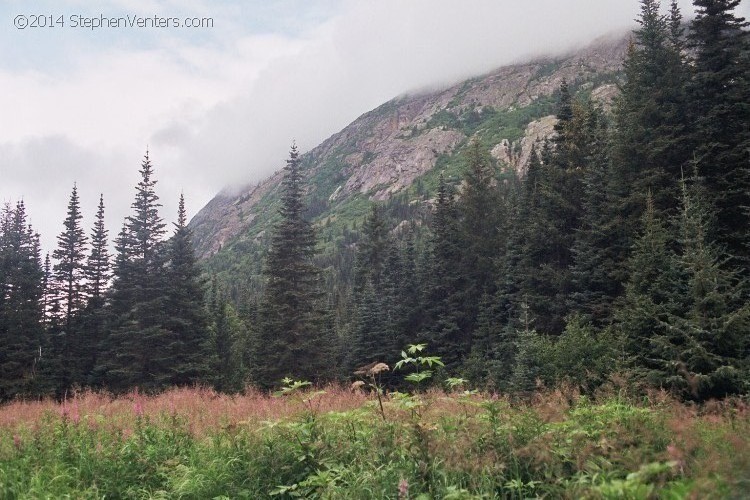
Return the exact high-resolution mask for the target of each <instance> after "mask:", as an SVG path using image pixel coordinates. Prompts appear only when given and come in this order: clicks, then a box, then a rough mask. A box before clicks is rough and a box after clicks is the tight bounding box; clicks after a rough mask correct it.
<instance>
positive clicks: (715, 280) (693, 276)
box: [659, 180, 750, 400]
mask: <svg viewBox="0 0 750 500" xmlns="http://www.w3.org/2000/svg"><path fill="white" fill-rule="evenodd" d="M700 187H701V186H700V183H699V180H694V182H693V184H692V185H691V186H688V185H687V183H686V182H684V181H683V182H682V191H683V195H682V207H681V210H680V216H679V219H678V221H677V226H678V230H679V243H680V255H679V256H678V257H677V259H678V262H677V265H678V266H679V267H680V268H681V269H682V271H683V274H684V279H685V286H684V298H685V301H686V303H687V308H686V310H685V311H684V313H683V314H681V315H675V316H674V317H672V318H670V324H671V327H672V328H671V330H672V332H671V337H668V338H665V339H659V340H660V342H659V345H660V347H661V348H662V350H663V351H662V358H663V359H664V360H665V364H666V368H667V369H666V370H665V371H666V372H667V373H666V380H667V383H668V384H669V385H670V388H672V389H674V390H677V391H679V392H680V393H682V395H683V396H687V397H690V398H695V399H701V400H703V399H708V398H717V397H724V396H726V395H728V394H738V393H743V392H745V391H746V390H747V389H748V388H750V387H749V386H748V382H747V375H748V368H749V367H748V365H747V359H746V357H747V352H748V350H747V348H748V345H750V341H748V338H747V332H748V331H750V303H748V302H747V300H746V294H747V281H743V280H741V279H740V277H739V273H738V272H737V271H736V270H731V269H726V266H725V265H724V263H725V261H726V256H725V255H722V252H721V249H720V247H718V246H717V245H716V244H715V243H713V242H712V241H711V240H710V239H709V238H710V226H711V219H712V217H711V213H710V210H709V208H708V206H707V203H706V202H705V199H704V197H703V195H702V193H701V192H700Z"/></svg>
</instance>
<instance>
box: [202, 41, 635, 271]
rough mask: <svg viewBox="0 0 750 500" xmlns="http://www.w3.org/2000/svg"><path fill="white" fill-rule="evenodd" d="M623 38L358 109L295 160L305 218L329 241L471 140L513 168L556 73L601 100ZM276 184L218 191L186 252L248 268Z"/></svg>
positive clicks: (416, 184) (449, 165) (427, 192)
mask: <svg viewBox="0 0 750 500" xmlns="http://www.w3.org/2000/svg"><path fill="white" fill-rule="evenodd" d="M628 43H629V37H628V36H624V35H623V36H611V37H606V38H601V39H598V40H597V41H595V42H594V43H592V44H591V45H589V46H588V47H585V48H583V49H581V50H577V51H575V52H572V53H569V54H567V55H565V56H560V57H554V58H552V57H547V58H539V59H536V60H534V61H530V62H527V63H523V64H516V65H511V66H506V67H503V68H500V69H497V70H495V71H492V72H490V73H488V74H486V75H483V76H479V77H475V78H471V79H469V80H466V81H463V82H460V83H458V84H455V85H452V86H449V87H447V88H442V89H439V90H433V91H422V92H416V93H411V94H406V95H402V96H399V97H396V98H395V99H393V100H391V101H389V102H387V103H385V104H383V105H381V106H380V107H378V108H376V109H374V110H372V111H369V112H367V113H365V114H364V115H362V116H360V117H359V118H357V119H356V120H355V121H354V122H352V123H351V124H350V125H348V126H347V127H345V128H344V129H343V130H341V131H340V132H338V133H336V134H334V135H333V136H331V137H329V138H328V139H326V140H325V141H324V142H323V143H321V144H320V145H319V146H317V147H315V148H314V149H312V150H311V151H309V152H308V153H306V154H305V155H303V157H302V165H303V168H304V170H305V172H306V175H307V177H308V185H309V191H308V203H309V206H310V210H309V214H308V215H309V216H310V217H311V218H312V220H313V221H314V222H315V223H316V225H317V226H318V228H319V231H318V233H319V235H322V236H321V239H322V240H323V241H324V242H332V241H335V240H336V239H337V238H340V236H341V234H342V231H346V230H347V228H354V227H356V224H357V223H358V221H360V220H361V219H362V218H363V217H364V215H365V214H366V213H367V210H368V206H369V204H370V203H371V201H385V200H393V199H395V198H399V199H400V200H401V201H402V202H403V203H404V204H405V205H406V206H411V207H415V206H416V207H418V206H422V205H425V204H427V203H429V199H430V196H431V195H432V193H433V191H434V187H435V184H436V179H437V172H439V171H443V172H445V175H446V176H448V177H449V178H450V177H453V178H454V179H455V178H458V176H459V175H460V172H461V169H462V166H463V164H462V151H463V149H464V147H465V146H466V145H467V143H468V142H469V140H470V139H471V138H477V139H479V140H480V141H481V143H482V144H483V146H484V147H486V148H487V149H488V150H491V152H492V155H493V157H494V158H496V159H497V161H498V165H499V166H500V168H503V169H505V170H506V171H514V172H515V173H516V174H518V175H522V173H523V171H524V168H525V165H526V162H527V161H528V157H529V154H530V151H531V147H532V145H533V144H534V143H535V142H537V141H539V140H541V139H543V138H545V137H549V136H550V135H551V134H552V133H553V126H554V124H555V121H556V120H555V118H554V116H553V114H554V110H555V102H556V98H555V94H556V92H557V91H558V89H559V87H560V84H561V82H562V81H563V79H565V80H567V82H568V83H569V85H570V88H571V89H572V90H573V91H574V92H576V93H578V94H579V95H583V94H586V95H590V96H591V97H592V98H593V99H594V100H596V101H597V102H599V103H601V105H602V106H604V107H608V106H609V105H610V104H611V101H612V98H613V97H614V96H615V95H616V93H617V80H618V77H619V74H620V70H621V65H622V60H623V57H624V55H625V52H626V50H627V47H628ZM280 181H281V171H278V172H277V173H275V174H274V175H272V176H271V177H269V178H268V179H266V180H264V181H263V182H261V183H259V184H250V185H247V186H244V187H242V188H239V189H237V188H233V189H226V190H224V191H222V192H221V193H219V194H218V195H217V196H216V197H215V198H214V199H213V200H211V201H210V202H209V203H208V204H207V205H206V206H205V207H204V208H203V209H202V210H200V212H198V214H197V215H196V216H195V217H194V218H193V220H192V221H191V222H190V227H191V229H192V230H193V233H194V241H195V246H196V251H197V253H198V255H199V257H200V258H201V259H203V260H204V262H205V263H206V264H207V266H208V267H209V269H211V270H212V271H214V272H220V273H221V272H233V270H238V269H243V270H247V267H248V266H251V267H254V268H256V269H258V267H257V266H258V265H259V264H258V263H257V260H258V259H257V258H256V257H257V254H258V253H259V252H260V253H262V247H263V244H262V242H263V239H264V237H265V236H266V229H268V228H269V227H270V224H272V222H273V220H274V218H275V216H276V207H277V193H278V187H279V184H280ZM324 246H325V243H324ZM324 250H325V249H324Z"/></svg>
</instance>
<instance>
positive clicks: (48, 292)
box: [0, 0, 750, 400]
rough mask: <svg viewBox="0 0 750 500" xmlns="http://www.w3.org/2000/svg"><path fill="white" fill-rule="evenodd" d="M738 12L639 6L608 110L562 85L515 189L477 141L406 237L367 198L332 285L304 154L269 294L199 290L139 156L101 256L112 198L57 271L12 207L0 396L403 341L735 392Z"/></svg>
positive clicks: (496, 377) (293, 371)
mask: <svg viewBox="0 0 750 500" xmlns="http://www.w3.org/2000/svg"><path fill="white" fill-rule="evenodd" d="M738 4H739V1H738V0H695V1H694V6H695V8H696V16H695V18H694V19H693V20H692V21H691V23H690V24H689V26H688V29H687V30H686V29H685V23H683V20H682V16H681V14H680V11H679V9H678V8H677V4H676V2H674V1H673V2H671V4H670V9H669V10H668V12H667V13H666V14H664V13H662V12H661V9H660V4H659V2H658V1H656V0H641V2H640V6H641V11H640V15H639V18H638V24H639V25H638V28H637V29H636V30H635V31H634V34H633V39H632V42H631V45H630V47H629V49H628V52H627V55H626V58H625V60H624V64H623V80H622V83H621V85H620V95H619V97H618V98H617V100H616V102H615V105H614V109H613V112H612V113H611V114H607V113H604V112H603V111H602V110H601V109H599V108H598V107H597V106H596V105H595V104H594V103H593V102H592V101H591V100H590V99H588V98H586V97H585V96H584V95H583V94H582V93H576V92H575V82H565V81H563V83H562V84H561V86H560V88H559V91H558V93H557V98H558V105H557V118H558V122H557V124H556V126H555V134H554V136H553V137H552V138H551V139H550V140H548V141H544V142H541V143H539V144H537V145H536V147H535V150H534V152H533V154H532V156H531V160H530V163H529V165H528V166H527V168H526V171H525V172H524V173H523V175H517V174H516V173H515V172H510V171H508V170H507V169H503V168H502V165H498V164H497V163H496V162H495V161H494V160H493V159H492V157H491V156H490V155H489V153H488V149H489V148H488V146H489V145H485V144H482V143H481V142H480V141H477V140H474V141H471V142H470V143H469V144H468V145H467V147H466V148H465V150H464V152H463V153H462V155H463V158H464V161H465V170H464V173H463V176H462V177H461V178H460V179H450V178H446V177H444V176H442V175H441V177H440V181H439V185H438V187H437V189H436V192H435V193H433V194H432V195H433V197H432V199H431V209H430V210H429V214H427V217H426V219H425V220H426V223H425V224H417V223H411V224H403V223H400V222H401V218H402V217H401V216H400V215H402V214H401V212H403V211H404V207H403V206H401V205H403V204H399V203H398V200H393V201H392V202H390V203H384V204H373V205H372V208H371V211H370V213H369V215H368V216H367V217H366V219H365V221H364V222H363V224H362V226H361V227H360V228H358V229H357V231H356V233H357V235H356V246H355V247H354V248H355V250H354V251H353V253H351V252H350V253H346V254H342V255H344V256H343V257H341V258H339V259H338V260H336V261H335V262H336V268H335V269H333V270H331V269H321V267H320V266H319V263H320V261H319V260H316V237H315V232H314V229H313V226H312V225H311V223H310V222H309V221H308V220H307V218H306V216H307V213H308V212H307V207H306V206H305V203H304V200H305V192H306V186H305V172H304V171H303V169H302V167H301V165H300V158H299V154H298V151H297V149H296V147H293V148H292V150H291V152H290V157H289V160H288V161H287V166H286V168H285V176H284V179H283V182H282V186H281V193H282V195H281V200H280V209H279V219H278V223H277V224H276V226H275V227H274V231H273V234H272V235H271V236H270V238H269V246H268V251H267V255H266V256H265V259H264V266H263V270H262V273H261V274H262V279H261V280H260V284H261V285H260V286H259V287H257V288H255V289H253V290H245V291H244V292H243V293H240V294H234V296H230V295H229V294H228V291H227V289H226V286H225V283H221V282H219V280H217V279H215V278H211V277H205V276H202V274H201V269H200V267H199V266H198V264H197V262H196V260H195V257H194V255H193V250H192V243H191V233H190V230H189V229H188V228H187V225H186V219H185V209H184V200H181V201H180V209H179V213H178V219H177V223H176V224H175V227H174V229H173V231H172V235H171V237H169V238H168V239H165V235H166V232H167V229H166V225H165V224H164V223H163V221H162V219H161V218H160V216H159V214H158V208H159V203H158V197H157V196H156V193H155V180H154V179H153V170H152V166H151V163H150V161H149V158H148V154H147V155H146V158H145V159H144V161H143V163H142V165H141V182H140V183H139V184H138V186H137V187H136V196H135V200H134V202H133V205H132V209H133V214H132V215H131V216H129V217H128V218H127V219H126V221H125V224H124V226H123V228H122V231H121V232H120V233H119V235H118V236H117V238H116V240H115V249H116V254H115V255H114V257H113V258H112V256H109V255H108V243H107V237H108V236H107V231H106V229H105V227H104V222H103V217H104V205H103V201H102V200H100V205H99V211H98V213H97V219H96V222H95V225H94V228H93V229H92V231H91V233H90V235H89V236H87V235H86V234H85V232H84V231H83V229H82V228H81V227H80V220H81V214H80V207H79V201H78V193H77V190H76V188H75V186H74V188H73V191H72V193H71V197H70V202H69V205H68V212H67V217H66V219H65V221H64V227H65V229H64V231H63V232H62V233H61V234H60V236H59V237H58V247H57V249H56V250H55V251H54V252H53V254H52V259H51V260H50V259H49V257H48V258H46V259H45V260H44V261H42V259H41V256H40V250H39V239H38V235H36V234H35V233H34V231H33V230H32V229H31V228H30V227H29V226H28V224H27V222H26V212H25V210H26V209H25V206H24V204H23V203H22V202H19V203H17V204H16V205H14V206H10V205H8V206H6V207H5V209H4V211H3V214H2V220H1V221H0V222H2V226H1V227H0V284H2V294H0V342H2V346H0V366H2V375H0V398H1V399H9V398H12V397H16V396H19V395H28V394H57V395H60V394H61V393H64V391H65V390H69V389H70V388H72V387H75V386H91V387H101V388H107V389H110V390H113V391H122V390H128V389H130V388H132V387H136V386H137V387H141V388H143V389H145V390H157V389H160V388H163V387H167V386H170V385H183V384H194V383H207V384H212V385H214V386H215V387H216V388H217V389H219V390H223V391H236V390H241V389H242V388H243V387H244V386H245V384H248V383H250V384H253V385H256V386H258V387H261V388H271V387H273V386H275V385H278V383H279V381H280V379H281V378H283V377H285V376H293V377H295V378H299V379H306V380H315V381H324V380H333V379H342V378H346V377H349V376H350V375H351V373H352V372H353V371H355V370H356V369H357V368H360V367H362V366H364V365H367V364H370V363H374V362H386V363H388V362H390V361H393V360H395V359H397V358H398V354H399V352H400V350H401V349H402V348H403V347H404V346H405V345H406V344H407V343H410V342H425V343H427V344H428V345H429V349H430V350H431V351H432V352H433V353H435V354H436V355H438V356H441V357H442V359H443V361H444V362H445V365H446V368H445V371H446V373H449V374H451V375H461V376H464V377H465V378H467V379H468V380H470V381H471V382H472V383H473V384H475V385H482V386H484V387H489V388H493V389H497V390H503V391H516V392H528V391H532V390H533V389H534V388H535V387H536V385H537V384H538V383H540V382H542V383H545V384H554V383H557V382H559V381H561V380H563V379H569V380H571V381H573V382H574V383H576V384H579V385H580V386H582V387H583V388H584V389H586V390H591V389H593V388H595V387H596V386H598V385H599V384H601V383H603V382H604V381H605V380H606V379H607V377H608V376H609V375H611V374H612V373H614V372H620V373H624V374H627V375H628V378H629V380H631V381H632V382H633V383H636V384H644V385H648V386H656V387H662V388H665V389H668V390H670V391H672V392H674V393H675V394H678V395H679V396H681V397H684V398H689V399H696V400H703V399H707V398H711V397H722V396H725V395H728V394H737V393H743V392H746V391H747V390H748V380H749V379H748V375H749V374H750V373H748V370H749V369H750V343H749V342H748V332H749V331H750V306H749V305H748V304H750V287H749V286H748V279H750V230H749V228H748V220H750V168H749V166H750V119H749V118H750V116H748V115H749V114H750V106H749V105H748V103H750V81H749V78H750V71H749V69H750V60H749V59H748V55H749V54H750V50H749V49H750V46H749V45H748V44H749V42H748V35H747V33H748V31H747V25H748V23H746V22H745V20H744V19H742V18H738V17H736V16H735V15H734V9H735V8H736V7H737V5H738ZM347 248H348V247H347ZM347 251H349V250H347ZM437 378H438V379H439V377H437ZM394 383H395V382H394Z"/></svg>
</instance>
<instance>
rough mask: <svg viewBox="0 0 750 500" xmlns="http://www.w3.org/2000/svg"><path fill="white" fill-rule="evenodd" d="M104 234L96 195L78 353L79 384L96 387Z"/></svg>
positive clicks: (106, 258)
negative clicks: (85, 302) (79, 351)
mask: <svg viewBox="0 0 750 500" xmlns="http://www.w3.org/2000/svg"><path fill="white" fill-rule="evenodd" d="M108 233H109V232H108V231H107V229H106V227H105V225H104V196H103V195H99V206H98V208H97V211H96V218H95V221H94V227H93V229H92V231H91V251H90V253H89V255H88V257H87V259H86V267H85V270H84V271H85V277H86V288H87V291H88V303H87V304H86V308H85V309H84V311H83V314H82V318H81V330H82V333H83V337H84V342H83V345H82V350H81V371H82V373H83V376H84V378H83V380H82V381H83V383H85V384H86V385H99V383H100V382H101V381H100V380H98V378H97V375H96V373H95V368H96V366H97V364H98V363H99V353H100V347H101V343H102V340H103V338H104V333H105V331H106V325H107V321H108V315H107V311H106V308H105V305H106V295H105V293H106V291H107V289H108V285H109V281H110V279H111V271H110V267H111V263H110V255H109V248H108Z"/></svg>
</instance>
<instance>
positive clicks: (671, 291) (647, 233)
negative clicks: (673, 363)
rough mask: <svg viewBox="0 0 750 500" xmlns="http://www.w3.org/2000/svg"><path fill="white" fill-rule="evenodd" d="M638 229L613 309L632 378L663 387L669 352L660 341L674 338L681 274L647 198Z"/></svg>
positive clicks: (683, 292) (680, 301)
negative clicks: (625, 279) (618, 301)
mask: <svg viewBox="0 0 750 500" xmlns="http://www.w3.org/2000/svg"><path fill="white" fill-rule="evenodd" d="M641 220H642V227H643V229H642V230H641V233H640V235H639V237H638V239H637V240H636V242H635V245H634V248H633V252H632V255H631V257H630V260H629V263H628V267H629V270H630V278H629V280H628V282H627V284H626V285H625V295H624V299H623V301H622V303H621V305H620V307H619V308H618V310H617V311H616V313H615V318H616V323H617V328H618V331H619V332H620V334H621V335H622V336H623V338H624V343H625V346H624V347H625V350H626V353H627V355H628V357H629V360H628V363H629V365H630V366H631V368H632V370H633V374H634V375H635V377H636V378H637V379H639V380H641V381H644V382H646V383H647V384H649V385H651V386H657V387H658V386H665V385H668V384H669V382H668V381H667V380H666V378H667V377H666V375H665V374H666V373H667V371H668V367H667V366H666V363H669V361H668V360H669V355H672V354H674V353H668V354H665V351H664V346H665V345H668V344H671V343H673V339H674V336H675V334H676V333H675V331H674V330H673V329H672V327H671V320H672V318H674V317H675V316H680V315H681V314H684V312H685V310H686V309H685V308H686V304H685V300H686V299H685V295H686V290H685V289H684V283H685V280H684V276H683V274H682V271H681V269H680V267H679V266H678V265H677V263H676V260H675V258H674V254H673V251H672V250H671V248H670V244H669V243H670V241H671V240H672V239H673V237H672V234H671V233H670V232H669V230H668V229H667V227H666V225H665V223H664V221H663V220H662V219H661V218H660V217H659V216H658V215H657V213H656V209H655V208H654V203H653V201H652V199H651V197H647V205H646V210H645V211H644V213H643V215H642V218H641Z"/></svg>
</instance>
